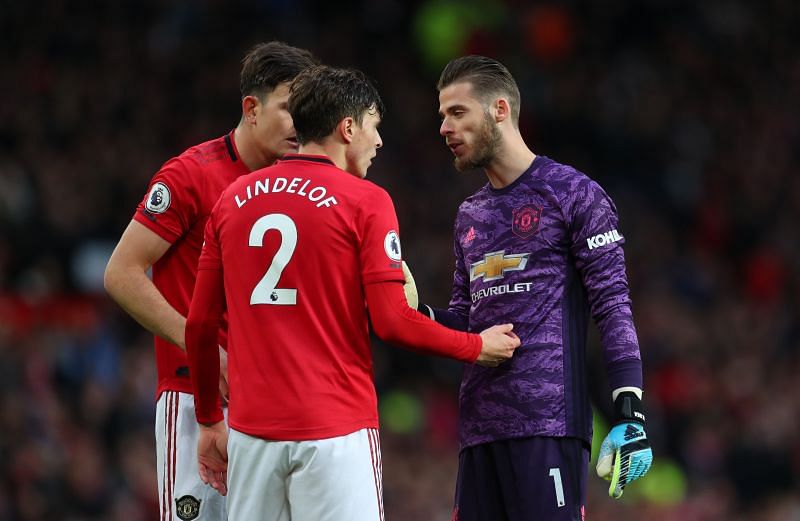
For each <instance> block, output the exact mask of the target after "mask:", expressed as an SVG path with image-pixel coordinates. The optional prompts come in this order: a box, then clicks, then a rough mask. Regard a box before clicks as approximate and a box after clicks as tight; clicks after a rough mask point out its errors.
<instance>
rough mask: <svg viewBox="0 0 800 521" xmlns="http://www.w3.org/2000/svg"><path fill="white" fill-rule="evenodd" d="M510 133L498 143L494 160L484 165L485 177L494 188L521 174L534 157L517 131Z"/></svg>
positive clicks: (509, 182) (508, 182)
mask: <svg viewBox="0 0 800 521" xmlns="http://www.w3.org/2000/svg"><path fill="white" fill-rule="evenodd" d="M514 130H515V131H514V132H512V133H510V135H509V136H506V137H505V138H504V139H503V140H502V141H501V145H500V150H498V151H497V155H496V156H495V158H494V160H493V161H492V162H491V163H490V164H489V166H487V167H486V169H485V171H486V177H488V178H489V183H491V185H492V187H494V188H504V187H506V186H508V185H510V184H511V183H513V182H514V181H516V180H517V178H519V176H521V175H522V174H523V173H524V172H525V170H527V169H528V167H529V166H531V163H533V160H534V159H536V154H534V153H533V152H532V151H531V149H530V148H528V145H526V144H525V141H524V140H523V139H522V136H521V135H520V133H519V131H518V130H516V129H514Z"/></svg>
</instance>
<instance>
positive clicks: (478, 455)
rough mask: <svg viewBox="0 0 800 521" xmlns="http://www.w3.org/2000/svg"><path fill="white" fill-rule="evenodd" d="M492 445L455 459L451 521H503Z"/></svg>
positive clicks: (501, 492)
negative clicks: (454, 489)
mask: <svg viewBox="0 0 800 521" xmlns="http://www.w3.org/2000/svg"><path fill="white" fill-rule="evenodd" d="M496 472H497V469H496V465H495V462H494V454H493V452H492V450H491V444H489V443H484V444H480V445H476V446H474V447H467V448H465V449H463V450H462V451H461V452H460V454H459V456H458V477H457V478H456V494H455V504H454V506H453V515H452V519H453V520H454V521H485V520H487V521H488V520H492V521H505V520H507V519H508V514H507V513H506V507H505V501H504V498H503V490H502V487H501V486H500V480H499V478H498V476H497V475H496Z"/></svg>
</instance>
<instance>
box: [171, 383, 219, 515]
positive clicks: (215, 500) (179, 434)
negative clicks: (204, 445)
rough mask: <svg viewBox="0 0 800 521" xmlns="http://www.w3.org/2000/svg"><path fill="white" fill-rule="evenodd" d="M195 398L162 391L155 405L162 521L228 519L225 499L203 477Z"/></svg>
mask: <svg viewBox="0 0 800 521" xmlns="http://www.w3.org/2000/svg"><path fill="white" fill-rule="evenodd" d="M198 433H199V430H198V426H197V421H196V420H195V415H194V397H193V396H192V395H191V394H186V393H179V392H175V391H165V392H163V393H161V396H160V397H159V400H158V403H157V404H156V465H157V468H158V493H159V507H160V520H161V521H193V520H198V521H225V520H226V519H227V514H226V510H225V498H224V497H223V496H221V495H219V494H218V493H217V492H216V491H215V490H214V489H213V488H211V487H210V486H208V485H206V484H204V483H203V482H202V481H201V480H200V476H199V474H198V471H197V437H198Z"/></svg>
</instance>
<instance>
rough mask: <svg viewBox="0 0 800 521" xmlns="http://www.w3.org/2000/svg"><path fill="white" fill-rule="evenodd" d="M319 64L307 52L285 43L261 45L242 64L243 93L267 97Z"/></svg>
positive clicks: (241, 80)
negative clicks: (281, 85)
mask: <svg viewBox="0 0 800 521" xmlns="http://www.w3.org/2000/svg"><path fill="white" fill-rule="evenodd" d="M316 64H317V60H316V58H314V56H313V55H312V54H311V53H310V52H309V51H307V50H305V49H298V48H297V47H292V46H291V45H288V44H286V43H283V42H268V43H259V44H258V45H256V46H255V47H253V48H252V49H250V51H249V52H248V53H247V55H246V56H245V57H244V59H243V60H242V73H241V75H240V77H239V90H240V92H241V94H242V98H244V97H245V96H257V97H259V98H260V99H263V98H264V96H266V95H267V94H269V93H270V92H272V91H273V90H275V87H277V86H278V85H280V84H281V83H284V82H289V81H292V80H293V79H294V78H295V77H296V76H297V75H298V74H300V73H301V72H302V71H304V70H305V69H308V68H309V67H313V66H314V65H316Z"/></svg>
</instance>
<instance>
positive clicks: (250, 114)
mask: <svg viewBox="0 0 800 521" xmlns="http://www.w3.org/2000/svg"><path fill="white" fill-rule="evenodd" d="M260 104H261V102H260V101H259V100H258V98H257V97H255V96H245V97H244V98H242V119H244V120H245V121H246V122H248V123H249V124H251V125H255V124H256V108H258V106H259V105H260Z"/></svg>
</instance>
